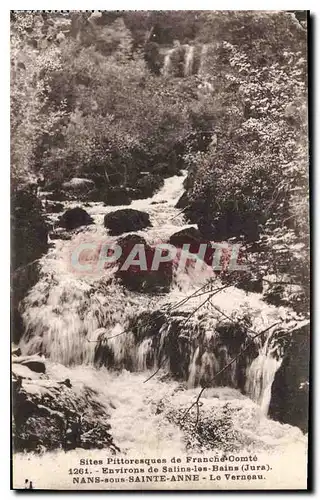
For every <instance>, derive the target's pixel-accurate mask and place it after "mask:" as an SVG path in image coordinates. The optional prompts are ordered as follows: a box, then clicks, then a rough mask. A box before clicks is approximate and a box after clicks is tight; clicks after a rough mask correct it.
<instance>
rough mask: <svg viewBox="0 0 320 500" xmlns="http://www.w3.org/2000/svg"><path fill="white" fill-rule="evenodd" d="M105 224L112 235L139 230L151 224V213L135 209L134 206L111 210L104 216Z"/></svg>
mask: <svg viewBox="0 0 320 500" xmlns="http://www.w3.org/2000/svg"><path fill="white" fill-rule="evenodd" d="M104 226H105V227H106V228H107V229H109V233H110V234H111V235H115V236H117V235H120V234H122V233H128V232H130V231H139V230H140V229H144V228H146V227H150V226H151V222H150V218H149V214H147V213H146V212H141V211H140V210H134V209H132V208H123V209H121V210H116V211H115V212H110V213H109V214H107V215H106V216H105V218H104Z"/></svg>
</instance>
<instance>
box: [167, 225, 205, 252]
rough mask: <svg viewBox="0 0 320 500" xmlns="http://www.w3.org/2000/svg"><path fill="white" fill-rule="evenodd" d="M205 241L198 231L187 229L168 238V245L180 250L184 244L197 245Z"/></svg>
mask: <svg viewBox="0 0 320 500" xmlns="http://www.w3.org/2000/svg"><path fill="white" fill-rule="evenodd" d="M204 241H205V240H204V238H203V236H202V235H201V233H200V231H199V229H197V228H195V227H187V228H185V229H182V230H181V231H178V232H177V233H174V234H173V235H172V236H170V238H169V243H170V244H171V245H174V246H176V247H179V248H182V246H183V245H184V244H190V245H197V246H199V244H200V243H203V242H204Z"/></svg>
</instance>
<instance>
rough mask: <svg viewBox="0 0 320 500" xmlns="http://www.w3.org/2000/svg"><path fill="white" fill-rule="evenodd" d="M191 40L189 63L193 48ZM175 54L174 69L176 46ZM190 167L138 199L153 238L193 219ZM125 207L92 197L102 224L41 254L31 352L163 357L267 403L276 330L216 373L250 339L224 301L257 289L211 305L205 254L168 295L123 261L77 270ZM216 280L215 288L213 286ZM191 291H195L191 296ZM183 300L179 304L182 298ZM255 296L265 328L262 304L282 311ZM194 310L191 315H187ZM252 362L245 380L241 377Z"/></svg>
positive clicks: (146, 359)
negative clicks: (76, 260) (138, 281)
mask: <svg viewBox="0 0 320 500" xmlns="http://www.w3.org/2000/svg"><path fill="white" fill-rule="evenodd" d="M191 49H192V47H190V50H189V56H188V61H189V62H188V64H191V63H190V61H192V57H193V56H192V54H193V52H192V50H191ZM167 56H168V59H167V69H168V64H169V60H170V54H167ZM189 67H190V66H189ZM186 175H187V172H183V175H179V176H173V177H171V178H168V179H165V182H164V186H163V188H162V189H161V190H159V191H158V192H157V193H156V194H155V195H154V196H152V197H151V198H148V199H141V200H134V201H133V202H132V203H131V207H132V208H134V209H138V210H144V211H146V212H148V214H149V215H150V220H151V223H152V227H149V228H147V229H145V230H142V231H138V232H137V234H139V235H141V236H143V237H144V238H145V239H146V241H147V242H148V244H149V245H152V244H155V243H157V242H159V241H161V242H165V241H168V240H169V238H170V236H171V235H172V234H174V233H175V232H177V231H179V230H181V229H184V228H186V227H190V224H186V221H185V219H184V216H183V214H181V213H180V212H179V210H178V209H176V208H175V205H176V203H177V201H178V199H179V198H180V196H181V195H182V194H183V192H184V188H183V183H184V180H185V178H186ZM76 205H78V203H77V202H65V208H71V207H72V206H76ZM118 208H123V207H114V206H112V207H111V206H110V207H106V206H105V205H103V204H102V203H91V204H90V206H86V210H87V211H88V213H89V214H90V216H91V217H92V218H93V219H94V224H93V225H90V226H87V227H85V228H82V229H81V230H79V231H75V232H74V233H73V235H72V238H71V240H68V241H61V240H55V241H54V243H53V248H51V250H50V251H49V252H48V254H47V255H45V256H44V257H43V258H42V259H41V277H40V280H39V282H38V283H37V284H36V285H35V286H34V287H33V288H32V289H31V291H30V292H29V294H28V296H27V297H26V298H25V300H24V301H23V303H22V304H21V312H22V316H23V321H24V325H25V330H26V332H25V335H24V336H23V338H22V339H21V341H20V348H21V351H22V353H23V354H35V353H40V354H42V355H44V356H45V357H47V358H49V359H50V360H52V361H53V362H58V363H61V364H63V365H66V366H79V365H87V366H92V367H94V366H96V367H99V366H107V367H108V369H112V370H122V369H126V370H128V371H130V372H133V371H146V370H151V369H157V368H159V367H161V368H162V369H165V370H168V371H171V372H172V373H173V374H174V376H175V377H177V378H179V379H182V380H184V381H185V382H186V383H187V386H188V387H189V388H191V387H197V386H199V385H202V384H203V383H205V384H206V385H209V386H210V385H220V386H221V385H224V386H229V387H233V388H235V389H241V390H244V389H245V391H246V392H247V394H248V395H249V396H250V398H252V399H253V400H254V401H256V402H257V403H258V404H259V405H261V407H262V408H263V410H264V411H265V412H266V411H267V408H268V405H269V401H270V394H271V385H272V382H273V378H274V375H275V373H276V370H277V369H278V368H279V366H280V361H278V360H277V359H276V358H274V357H273V356H272V354H273V353H274V352H273V350H274V349H273V347H272V345H273V344H272V339H271V337H268V339H267V340H266V342H265V343H264V344H263V345H259V346H258V347H257V349H256V351H254V350H253V351H252V353H251V354H250V356H249V355H248V356H247V357H246V358H245V357H243V358H240V360H239V362H238V361H237V363H234V364H232V366H230V369H228V370H227V371H226V372H225V374H224V376H223V377H220V378H219V380H218V381H215V375H216V374H217V373H218V372H219V371H221V369H222V368H223V367H224V366H225V365H226V364H227V363H229V362H230V360H231V359H232V358H233V357H234V356H235V355H236V354H237V353H238V352H239V350H240V348H241V345H242V344H243V343H244V342H246V339H247V337H246V335H247V334H243V333H241V332H239V331H238V329H237V326H236V324H233V323H230V324H229V323H228V322H225V323H224V322H223V321H225V319H224V317H223V316H221V315H220V314H219V312H217V311H219V309H221V310H223V311H224V312H225V314H226V315H227V316H230V317H231V316H232V315H233V314H234V311H235V310H237V311H238V312H239V311H241V309H242V308H243V309H244V310H247V307H248V300H249V299H248V296H247V294H246V293H245V292H243V291H242V290H240V289H237V288H234V287H229V288H228V289H227V290H223V291H221V292H220V293H219V294H217V295H215V296H214V297H213V298H212V299H211V303H212V305H213V306H214V309H212V308H211V307H210V305H209V304H207V305H206V307H205V308H204V309H203V308H202V303H203V300H204V296H203V295H202V294H200V295H197V293H196V292H197V290H198V289H199V288H200V287H203V286H205V285H206V283H208V281H209V280H211V285H210V287H211V286H214V287H217V288H219V287H221V282H219V280H218V279H217V278H216V277H215V275H214V272H213V270H212V268H211V267H210V266H208V265H206V264H205V263H203V266H202V269H198V268H197V267H196V266H193V265H190V266H189V267H188V268H186V269H185V268H182V269H180V268H179V267H178V268H175V270H174V272H173V279H172V283H171V288H170V290H169V292H168V293H165V294H161V295H153V294H149V295H148V294H141V293H137V292H129V291H128V290H126V289H125V288H124V287H123V286H122V285H121V284H120V283H119V281H118V280H117V278H116V277H115V274H114V273H115V268H111V269H107V270H105V269H102V270H100V271H99V270H98V271H97V272H95V273H92V274H88V275H86V274H84V275H81V276H78V275H75V273H74V272H73V271H72V269H71V268H70V255H71V252H72V250H73V249H74V248H75V247H76V246H77V245H79V244H82V243H84V242H96V243H97V244H99V245H101V243H102V242H103V241H105V240H106V238H108V241H110V240H111V241H116V238H115V237H109V236H108V235H107V232H106V230H105V228H104V226H103V218H104V216H105V214H106V213H108V212H112V211H115V210H117V209H118ZM58 216H59V214H58V215H50V217H53V218H54V217H58ZM52 222H53V223H54V220H52ZM181 253H183V252H181ZM88 258H89V257H88ZM207 290H208V291H207V292H206V293H208V292H209V290H210V288H208V289H207ZM192 294H193V296H192ZM188 296H192V297H191V298H189V299H188V301H187V302H184V301H185V299H186V297H188ZM181 302H182V304H181V305H180V306H179V308H178V309H177V308H176V304H179V303H181ZM249 302H250V307H251V308H252V311H254V314H252V318H253V320H254V321H255V322H256V323H255V324H254V325H253V326H254V327H255V328H256V329H257V331H259V329H261V330H262V329H263V327H265V323H263V322H262V323H261V321H260V317H261V316H262V314H261V313H260V311H264V316H263V317H264V319H263V321H265V318H266V317H267V321H270V323H271V321H272V322H273V321H274V318H275V317H276V314H277V308H276V307H274V306H268V305H266V304H265V303H264V302H263V301H262V300H261V298H260V297H259V296H258V295H257V294H250V300H249ZM155 311H159V312H162V311H164V312H165V313H164V314H163V315H164V316H165V317H164V320H163V322H162V323H161V322H160V323H159V326H157V330H156V331H155V330H154V329H153V330H151V327H150V325H149V324H148V321H147V322H145V324H143V322H142V323H141V321H142V320H140V318H143V317H144V316H146V317H147V318H148V317H150V314H151V313H152V312H155ZM166 311H167V312H166ZM171 311H174V312H173V313H171ZM194 311H196V312H194ZM190 313H192V317H191V318H190V319H188V322H186V318H188V317H189V316H190ZM148 315H149V316H148ZM268 315H270V319H269V320H268ZM138 321H139V323H138ZM134 324H139V325H140V326H139V328H138V329H137V331H133V330H132V328H131V325H134ZM258 348H259V349H260V351H259V354H258ZM244 372H245V373H246V376H245V380H244V381H243V382H241V383H239V382H238V381H239V380H240V379H241V378H243V377H242V376H241V373H244ZM244 384H245V387H244Z"/></svg>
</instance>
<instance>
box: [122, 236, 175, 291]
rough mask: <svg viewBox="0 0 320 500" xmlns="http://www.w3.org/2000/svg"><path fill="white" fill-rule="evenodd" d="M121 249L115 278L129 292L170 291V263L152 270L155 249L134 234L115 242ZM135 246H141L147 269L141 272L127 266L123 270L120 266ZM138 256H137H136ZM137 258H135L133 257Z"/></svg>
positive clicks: (138, 268)
mask: <svg viewBox="0 0 320 500" xmlns="http://www.w3.org/2000/svg"><path fill="white" fill-rule="evenodd" d="M117 244H118V245H120V246H121V248H122V254H121V257H120V258H119V268H118V270H117V272H116V276H117V277H118V278H119V279H120V280H121V282H122V284H123V285H124V286H125V287H126V288H127V289H128V290H131V291H135V292H140V293H154V294H157V293H165V292H168V291H169V289H170V285H171V282H172V262H163V263H160V265H159V268H158V269H156V270H152V269H151V267H152V262H153V258H154V253H155V249H154V248H153V247H151V246H150V245H148V244H147V242H146V240H145V239H144V238H142V237H141V236H138V235H136V234H129V235H127V236H125V237H123V238H120V239H119V240H118V241H117ZM135 245H141V246H142V251H143V252H144V254H145V257H146V264H147V266H146V267H147V269H146V270H141V268H140V266H135V265H132V266H129V267H128V269H125V270H123V269H122V266H123V264H124V263H125V261H126V259H127V258H128V256H129V255H130V253H131V252H132V251H135V250H136V247H135ZM137 255H138V254H137ZM133 258H135V259H136V258H137V257H133Z"/></svg>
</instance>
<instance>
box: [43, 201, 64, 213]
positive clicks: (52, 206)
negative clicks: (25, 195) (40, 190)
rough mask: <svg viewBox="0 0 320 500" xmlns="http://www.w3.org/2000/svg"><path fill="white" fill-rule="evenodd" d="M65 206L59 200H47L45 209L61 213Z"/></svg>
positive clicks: (48, 211) (49, 211)
mask: <svg viewBox="0 0 320 500" xmlns="http://www.w3.org/2000/svg"><path fill="white" fill-rule="evenodd" d="M63 209H64V206H63V204H62V203H59V202H56V203H55V202H48V201H46V203H45V211H46V212H47V213H48V214H59V213H60V212H63Z"/></svg>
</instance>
